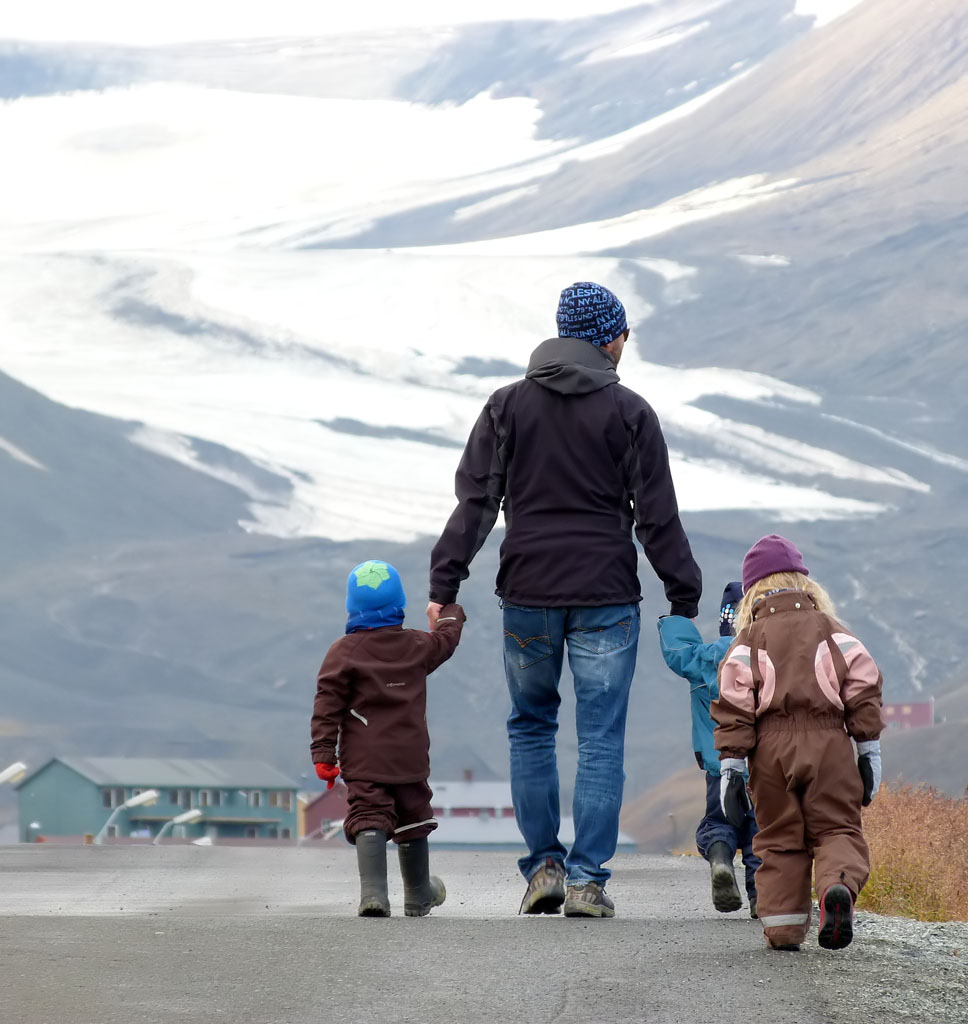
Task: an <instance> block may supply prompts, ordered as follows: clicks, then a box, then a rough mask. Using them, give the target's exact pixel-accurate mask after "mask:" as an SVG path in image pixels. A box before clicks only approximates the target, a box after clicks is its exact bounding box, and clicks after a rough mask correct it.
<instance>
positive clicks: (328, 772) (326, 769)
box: [315, 762, 339, 789]
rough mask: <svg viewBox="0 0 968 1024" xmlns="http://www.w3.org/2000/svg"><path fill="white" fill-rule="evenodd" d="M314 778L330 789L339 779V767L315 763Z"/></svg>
mask: <svg viewBox="0 0 968 1024" xmlns="http://www.w3.org/2000/svg"><path fill="white" fill-rule="evenodd" d="M315 767H316V778H317V779H321V780H322V781H323V782H325V783H326V788H327V789H332V788H333V786H335V785H336V780H337V779H338V778H339V766H338V765H335V764H322V763H321V762H317V763H316V765H315Z"/></svg>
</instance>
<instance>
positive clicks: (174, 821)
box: [151, 807, 202, 846]
mask: <svg viewBox="0 0 968 1024" xmlns="http://www.w3.org/2000/svg"><path fill="white" fill-rule="evenodd" d="M201 816H202V812H201V811H200V810H199V809H198V808H197V807H193V808H192V809H191V810H190V811H185V812H184V813H183V814H176V815H175V817H174V818H171V819H170V820H169V821H166V822H165V823H164V825H162V826H161V828H160V829H158V835H156V836H155V838H154V839H152V840H151V845H152V846H157V845H158V844H159V843H160V842H161V840H162V838H163V837H164V835H165V833H166V832H167V831H168V830H169V829H170V828H171V827H172V826H173V825H184V824H185V822H187V821H198V819H199V818H200V817H201Z"/></svg>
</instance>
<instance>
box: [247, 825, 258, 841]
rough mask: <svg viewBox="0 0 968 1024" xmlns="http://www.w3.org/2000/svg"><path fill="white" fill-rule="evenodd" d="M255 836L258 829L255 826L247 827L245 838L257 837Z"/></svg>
mask: <svg viewBox="0 0 968 1024" xmlns="http://www.w3.org/2000/svg"><path fill="white" fill-rule="evenodd" d="M255 837H256V830H255V829H254V828H247V829H246V830H245V838H246V839H255Z"/></svg>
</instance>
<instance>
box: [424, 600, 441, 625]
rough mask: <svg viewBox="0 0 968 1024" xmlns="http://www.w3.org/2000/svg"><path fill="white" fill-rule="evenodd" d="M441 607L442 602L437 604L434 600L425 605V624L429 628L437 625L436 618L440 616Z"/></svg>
mask: <svg viewBox="0 0 968 1024" xmlns="http://www.w3.org/2000/svg"><path fill="white" fill-rule="evenodd" d="M443 607H444V606H443V605H442V604H437V602H436V601H431V602H430V604H428V605H427V624H428V625H429V626H430V628H431V629H433V628H434V626H436V625H437V619H439V618H440V613H441V611H442V609H443Z"/></svg>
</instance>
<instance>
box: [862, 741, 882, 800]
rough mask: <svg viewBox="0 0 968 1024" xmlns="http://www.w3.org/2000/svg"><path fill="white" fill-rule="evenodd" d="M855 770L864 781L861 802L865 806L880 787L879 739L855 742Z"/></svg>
mask: <svg viewBox="0 0 968 1024" xmlns="http://www.w3.org/2000/svg"><path fill="white" fill-rule="evenodd" d="M857 770H858V771H859V772H860V777H861V780H862V781H863V783H864V797H863V799H862V800H861V803H862V804H863V806H864V807H866V806H867V805H868V804H869V803H870V802H871V800H873V799H874V797H875V796H877V791H878V790H879V789H880V788H881V741H880V740H861V741H860V742H859V743H858V744H857Z"/></svg>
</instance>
